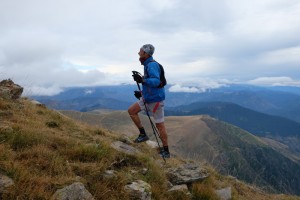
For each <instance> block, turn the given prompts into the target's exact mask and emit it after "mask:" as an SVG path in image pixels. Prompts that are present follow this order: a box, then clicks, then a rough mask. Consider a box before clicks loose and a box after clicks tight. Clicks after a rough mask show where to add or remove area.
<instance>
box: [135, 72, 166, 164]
mask: <svg viewBox="0 0 300 200" xmlns="http://www.w3.org/2000/svg"><path fill="white" fill-rule="evenodd" d="M132 73H133V74H139V75H140V73H139V72H137V71H132ZM136 84H137V86H138V88H139V92H140V93H142V90H141V87H140V84H139V83H138V82H137V81H136ZM141 98H142V100H143V103H144V106H145V110H146V114H147V116H148V119H149V121H150V124H151V127H152V130H153V134H154V136H155V138H156V141H157V144H158V148H159V150H161V147H160V144H159V141H158V139H157V135H158V136H159V137H160V134H159V132H158V130H157V128H156V127H155V126H154V124H153V122H152V120H151V118H150V115H149V110H148V107H147V105H146V102H145V100H144V98H143V97H141ZM162 158H163V160H164V161H165V162H166V159H165V158H164V157H162Z"/></svg>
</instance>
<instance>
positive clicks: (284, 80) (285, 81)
mask: <svg viewBox="0 0 300 200" xmlns="http://www.w3.org/2000/svg"><path fill="white" fill-rule="evenodd" d="M248 83H249V84H253V85H263V86H297V87H300V80H293V79H292V78H290V77H259V78H256V79H254V80H250V81H248Z"/></svg>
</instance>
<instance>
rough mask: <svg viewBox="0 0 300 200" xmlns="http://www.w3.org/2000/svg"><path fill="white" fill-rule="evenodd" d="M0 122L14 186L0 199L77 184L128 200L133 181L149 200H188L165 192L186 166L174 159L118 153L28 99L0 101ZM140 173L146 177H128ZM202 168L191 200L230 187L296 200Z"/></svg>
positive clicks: (104, 135)
mask: <svg viewBox="0 0 300 200" xmlns="http://www.w3.org/2000/svg"><path fill="white" fill-rule="evenodd" d="M0 117H1V118H0V174H2V175H5V176H7V177H9V178H11V179H12V180H13V181H14V184H13V185H12V186H10V187H9V188H7V189H6V190H5V191H4V192H1V196H0V198H1V199H9V200H11V199H50V198H51V197H52V195H53V194H54V193H55V192H56V191H57V190H58V189H60V188H63V187H64V186H66V185H69V184H71V183H74V182H78V181H80V182H81V183H83V184H84V186H85V187H86V189H87V190H88V191H89V192H90V193H91V194H92V195H93V197H94V198H95V199H129V195H128V194H127V193H126V191H125V190H124V186H125V185H126V184H127V183H128V182H132V181H134V180H137V179H141V180H144V181H146V182H148V183H149V184H150V185H151V191H152V198H153V199H172V200H173V199H188V197H187V196H186V195H182V194H180V193H170V192H167V191H168V180H167V177H166V174H165V170H163V169H166V168H168V167H172V166H177V165H179V164H182V163H186V162H189V161H187V160H183V159H180V158H179V157H177V158H171V159H169V160H167V163H163V162H162V160H161V159H160V158H159V157H158V155H157V152H156V150H153V149H150V148H149V147H148V146H147V145H146V144H138V145H136V144H134V146H135V147H136V148H138V149H139V150H140V151H141V152H142V154H141V155H138V156H130V155H127V154H124V153H121V152H118V151H116V150H114V149H113V148H112V147H111V146H110V144H111V142H113V141H116V140H121V136H120V135H119V134H116V133H113V132H109V131H107V130H104V129H101V128H97V127H93V126H89V125H85V124H81V123H80V122H79V121H74V120H72V119H70V118H68V117H66V116H64V115H62V114H60V113H59V112H57V111H54V110H49V109H47V108H45V107H42V106H37V105H35V104H32V103H31V102H30V101H29V100H26V99H20V100H14V101H12V100H1V99H0ZM144 168H146V169H148V172H147V173H146V174H141V173H137V174H133V173H132V170H135V171H140V170H142V169H144ZM206 168H207V170H208V171H209V172H210V174H211V175H210V177H209V178H207V179H205V180H204V181H202V182H198V183H195V184H193V185H192V188H191V190H190V191H191V193H192V197H193V198H194V199H218V197H217V196H216V194H215V192H214V191H215V189H219V188H223V187H228V186H230V187H231V188H232V199H257V200H260V199H299V198H297V197H292V196H285V195H272V194H266V193H264V192H262V191H261V190H259V189H257V188H256V187H253V186H249V185H247V184H245V183H243V182H240V181H238V180H237V179H235V178H232V177H224V176H221V175H219V174H218V173H216V172H215V171H214V170H213V169H212V168H211V167H208V166H207V167H206ZM107 169H114V170H116V172H117V176H116V178H112V179H105V178H104V177H103V173H104V172H105V170H107ZM189 198H190V197H189Z"/></svg>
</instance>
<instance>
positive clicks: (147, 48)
mask: <svg viewBox="0 0 300 200" xmlns="http://www.w3.org/2000/svg"><path fill="white" fill-rule="evenodd" d="M141 49H142V50H143V51H145V52H146V54H148V55H149V56H152V55H153V53H154V50H155V48H154V46H153V45H152V44H144V45H143V46H142V47H141Z"/></svg>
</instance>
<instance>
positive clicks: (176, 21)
mask: <svg viewBox="0 0 300 200" xmlns="http://www.w3.org/2000/svg"><path fill="white" fill-rule="evenodd" d="M299 16H300V2H299V1H297V0H272V1H271V0H265V1H259V0H253V1H249V2H241V1H238V0H231V1H228V0H218V1H217V0H212V1H209V2H208V1H204V0H191V1H189V2H188V3H187V2H186V1H183V0H172V1H171V0H153V1H150V2H147V5H146V4H145V3H142V2H141V1H138V0H128V1H121V0H112V1H109V2H108V1H96V0H89V1H85V2H83V1H79V0H73V1H70V0H60V1H58V0H53V1H37V0H26V1H19V2H18V3H16V2H15V1H11V0H2V1H1V2H0V36H1V37H0V78H1V79H7V78H11V79H13V80H14V81H15V82H17V83H18V84H21V85H24V86H25V88H26V89H27V90H28V93H40V94H49V95H50V94H54V93H57V92H60V91H61V90H62V88H64V87H69V86H93V85H112V84H121V83H133V82H132V77H131V71H132V70H137V71H140V72H142V71H143V68H142V66H141V65H140V63H139V62H138V55H137V53H138V50H139V48H140V47H141V46H142V45H143V44H145V43H152V44H153V45H154V46H155V47H156V52H155V53H154V58H155V59H156V60H158V61H159V62H160V63H161V64H163V66H164V68H165V71H166V76H167V79H168V83H170V84H172V85H174V86H173V87H172V90H175V91H176V90H182V91H187V92H201V91H202V89H203V88H204V89H207V88H208V86H207V85H205V82H201V81H199V80H203V79H211V80H215V81H216V82H218V80H222V79H223V80H225V79H226V80H230V82H241V83H253V84H269V85H272V84H273V85H274V84H275V85H278V84H282V85H289V84H290V85H297V86H298V82H299V80H300V73H299V64H300V38H299V35H300V18H299ZM268 77H269V78H268ZM272 77H285V78H272ZM200 84H201V85H200ZM212 87H214V86H212ZM201 88H202V89H201Z"/></svg>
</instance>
